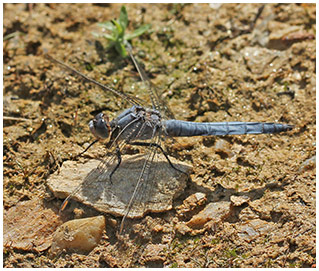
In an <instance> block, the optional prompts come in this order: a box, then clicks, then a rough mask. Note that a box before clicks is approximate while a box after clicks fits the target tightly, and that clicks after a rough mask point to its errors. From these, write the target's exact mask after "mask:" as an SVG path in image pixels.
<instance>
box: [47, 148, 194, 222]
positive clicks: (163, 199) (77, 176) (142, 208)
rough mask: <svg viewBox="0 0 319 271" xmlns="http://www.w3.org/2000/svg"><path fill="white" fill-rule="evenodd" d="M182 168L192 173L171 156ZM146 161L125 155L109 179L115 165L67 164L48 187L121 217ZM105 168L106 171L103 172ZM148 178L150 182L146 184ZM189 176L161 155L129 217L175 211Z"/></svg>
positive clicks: (54, 175)
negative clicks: (176, 200)
mask: <svg viewBox="0 0 319 271" xmlns="http://www.w3.org/2000/svg"><path fill="white" fill-rule="evenodd" d="M170 160H171V162H172V163H173V164H174V166H175V167H177V168H178V169H180V170H182V171H184V172H186V173H189V172H190V170H191V166H189V165H187V164H186V163H183V162H179V161H177V160H176V159H174V158H173V157H170ZM144 162H145V157H144V156H143V155H140V154H138V155H123V156H122V163H121V165H120V167H119V168H118V170H117V171H116V172H115V173H114V175H113V176H112V182H110V180H109V174H110V173H109V172H110V170H112V168H114V165H111V166H108V167H107V168H108V169H109V171H108V172H106V173H105V174H101V173H103V172H105V165H102V164H101V161H100V160H94V159H92V160H89V161H88V162H86V163H84V164H83V163H80V162H75V161H66V162H64V163H63V165H62V167H61V169H60V172H59V173H58V172H56V173H54V174H52V175H51V176H50V177H49V179H48V187H49V188H50V190H51V191H52V192H53V193H54V195H55V196H56V197H58V198H66V197H67V196H68V195H70V194H71V193H74V191H75V190H77V192H76V193H74V195H72V199H74V200H76V201H79V202H81V203H83V204H86V205H89V206H91V207H93V208H95V209H97V210H98V211H101V212H104V213H109V214H113V215H117V216H123V215H124V214H125V209H126V206H127V205H128V203H129V201H130V199H131V196H132V194H133V191H134V189H135V187H136V184H137V181H138V179H139V178H140V174H141V170H142V168H143V165H144ZM103 168H104V169H103ZM144 179H145V180H146V181H144ZM186 181H187V177H186V175H185V174H182V173H180V172H178V171H176V170H174V169H173V168H172V167H171V166H170V165H169V163H168V162H167V160H166V159H165V157H163V156H162V155H159V157H158V158H157V159H154V161H153V162H152V163H151V168H150V170H149V175H148V177H147V178H141V182H140V186H139V189H138V191H137V193H136V197H135V200H134V202H133V204H132V209H131V210H130V212H129V214H128V216H127V217H129V218H140V217H143V215H144V214H145V213H147V212H163V211H168V210H170V209H171V208H172V203H173V199H174V198H175V197H178V196H179V195H180V194H181V193H182V192H183V191H184V188H185V186H186Z"/></svg>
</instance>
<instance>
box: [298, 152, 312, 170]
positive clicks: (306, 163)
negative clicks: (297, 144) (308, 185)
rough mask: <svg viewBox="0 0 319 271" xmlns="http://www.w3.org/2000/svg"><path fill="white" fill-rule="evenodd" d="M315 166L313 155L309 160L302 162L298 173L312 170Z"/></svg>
mask: <svg viewBox="0 0 319 271" xmlns="http://www.w3.org/2000/svg"><path fill="white" fill-rule="evenodd" d="M315 166H316V156H315V155H314V156H312V157H311V158H309V159H307V160H305V161H304V162H302V164H301V165H300V167H299V169H298V172H299V173H302V172H305V171H306V170H309V169H312V168H314V167H315Z"/></svg>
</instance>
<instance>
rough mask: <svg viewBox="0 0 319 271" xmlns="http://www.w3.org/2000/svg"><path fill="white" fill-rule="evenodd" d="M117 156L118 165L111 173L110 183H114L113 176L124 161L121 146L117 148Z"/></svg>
mask: <svg viewBox="0 0 319 271" xmlns="http://www.w3.org/2000/svg"><path fill="white" fill-rule="evenodd" d="M116 156H117V165H116V166H115V168H114V169H113V170H112V172H111V174H110V183H111V184H112V176H113V174H114V173H115V171H117V169H118V168H119V166H120V164H121V162H122V156H121V151H120V148H119V147H117V148H116Z"/></svg>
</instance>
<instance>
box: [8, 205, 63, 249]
mask: <svg viewBox="0 0 319 271" xmlns="http://www.w3.org/2000/svg"><path fill="white" fill-rule="evenodd" d="M3 219H4V221H3V244H4V247H8V248H14V249H19V250H28V251H36V252H41V251H44V250H46V249H48V248H49V247H50V245H51V243H52V234H53V232H54V230H55V229H56V228H57V227H58V225H60V224H61V223H62V221H61V220H60V218H59V216H58V215H56V214H55V213H54V212H53V211H52V210H51V209H46V208H45V207H44V206H43V203H42V201H40V200H28V201H22V202H19V203H18V204H17V205H16V206H14V207H11V208H10V209H9V210H7V211H4V213H3Z"/></svg>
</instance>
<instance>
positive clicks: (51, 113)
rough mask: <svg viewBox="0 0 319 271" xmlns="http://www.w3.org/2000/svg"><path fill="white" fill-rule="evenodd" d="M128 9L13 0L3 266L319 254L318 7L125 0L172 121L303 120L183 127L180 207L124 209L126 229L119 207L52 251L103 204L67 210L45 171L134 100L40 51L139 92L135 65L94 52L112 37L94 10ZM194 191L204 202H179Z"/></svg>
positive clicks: (106, 16)
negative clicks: (142, 29)
mask: <svg viewBox="0 0 319 271" xmlns="http://www.w3.org/2000/svg"><path fill="white" fill-rule="evenodd" d="M120 7H121V5H115V4H114V5H113V4H112V5H108V4H104V5H93V4H34V5H28V4H5V5H4V51H3V53H4V58H3V59H4V67H3V71H4V96H3V99H4V102H3V104H4V112H3V113H4V128H3V138H4V142H3V145H4V149H3V150H4V157H3V164H4V172H3V176H4V182H3V191H4V199H3V200H4V266H5V267H142V266H146V267H253V266H256V267H314V265H315V259H316V252H315V248H316V247H315V246H316V244H315V241H316V231H315V229H316V222H315V221H316V220H315V216H316V210H315V200H316V198H315V154H316V141H315V138H316V126H315V125H316V119H315V100H316V89H315V82H316V74H315V61H316V51H315V48H316V46H315V33H316V26H315V22H316V11H315V5H314V4H299V5H297V4H289V5H272V4H267V5H265V6H264V7H262V5H261V4H249V5H246V4H242V5H233V4H227V5H226V4H225V5H217V4H211V5H208V4H205V5H204V4H196V5H180V4H168V5H160V4H156V5H154V4H153V5H149V4H134V5H133V4H129V5H127V6H126V7H127V10H128V14H129V19H130V27H129V31H132V29H133V28H136V27H138V26H139V25H141V24H144V23H150V24H152V28H151V30H150V31H149V32H148V33H146V34H144V35H143V36H141V37H139V38H137V39H135V40H133V48H134V52H135V54H136V56H137V58H138V59H139V61H140V62H142V63H143V64H144V65H145V70H146V71H147V72H148V74H149V76H150V77H151V78H152V81H153V83H154V84H155V85H156V86H157V87H158V88H159V89H161V90H163V95H164V96H165V97H166V99H167V100H168V103H169V105H170V107H171V108H172V110H173V112H174V114H175V116H176V118H178V119H182V120H190V121H199V122H203V121H268V122H281V123H289V124H292V125H295V128H294V129H293V130H292V131H290V132H287V133H282V134H278V135H254V136H247V135H246V136H244V135H243V136H225V137H223V138H215V137H209V138H208V137H206V138H187V139H185V138H182V139H177V140H176V142H175V143H174V144H170V145H169V146H167V149H168V151H169V152H170V154H171V155H172V156H174V157H176V158H178V159H179V160H180V161H185V162H188V163H190V164H192V165H193V172H192V174H191V176H190V177H191V180H190V181H189V185H188V186H187V187H186V189H185V193H183V194H182V195H181V196H180V197H179V198H177V199H176V201H175V203H174V208H173V209H172V210H171V211H168V212H165V213H162V214H150V215H148V216H146V217H144V218H142V219H139V220H133V221H131V223H132V229H133V232H132V233H131V234H130V235H126V236H125V237H123V238H117V237H116V235H115V231H116V230H115V228H116V226H114V225H115V224H118V222H119V221H120V218H116V217H112V216H109V215H105V216H106V218H107V221H108V223H107V226H106V231H105V233H104V234H103V237H102V240H101V242H100V244H99V245H98V246H97V247H95V248H94V249H93V250H92V251H91V252H90V253H88V254H78V253H68V252H62V253H61V254H60V255H58V256H56V257H50V255H49V248H50V245H51V242H52V234H53V232H54V231H55V230H56V228H57V226H58V225H60V224H61V223H62V221H66V220H70V219H72V218H74V217H77V218H78V217H89V216H93V215H99V214H100V213H99V212H97V211H94V210H93V209H90V208H88V207H86V206H84V205H81V204H77V203H75V202H73V203H71V206H70V208H68V211H66V214H65V215H64V216H63V217H62V218H60V217H59V216H58V210H59V206H60V204H61V202H62V201H61V200H60V199H57V198H55V197H54V196H53V194H52V193H51V192H50V191H49V189H48V188H47V185H46V180H47V178H48V177H49V176H50V174H52V173H53V172H55V171H57V170H59V167H60V166H61V165H62V163H63V162H64V161H67V160H70V159H71V157H73V156H74V155H76V154H78V153H79V152H80V151H82V150H83V149H84V147H85V144H86V143H87V142H91V141H92V140H93V137H92V136H91V135H90V133H89V131H88V127H87V123H88V121H89V120H90V119H92V117H93V116H94V115H95V114H96V113H98V112H101V111H104V112H107V113H108V114H110V116H111V117H113V116H115V115H116V112H118V111H119V110H121V109H123V108H125V107H127V106H128V104H127V103H125V102H124V101H123V100H121V99H119V98H117V97H114V95H112V94H109V93H105V92H104V91H102V90H100V89H98V88H97V87H95V86H93V85H90V84H87V83H84V82H83V81H82V80H80V79H79V78H77V77H75V76H72V75H70V74H69V73H67V72H65V71H64V70H63V69H61V67H59V66H57V65H56V64H53V63H51V62H50V61H48V60H46V59H45V58H44V56H43V52H44V51H47V52H49V53H50V54H51V55H52V56H54V57H55V58H57V59H60V60H63V61H64V62H66V63H68V64H70V65H71V66H73V67H74V68H76V69H77V70H79V71H82V72H83V73H85V74H87V75H89V76H90V77H92V78H95V79H96V80H99V81H100V82H102V83H104V84H107V85H110V86H112V87H114V88H116V89H118V90H120V91H123V92H125V93H129V94H131V95H134V96H138V97H139V98H141V99H143V100H144V99H146V98H147V96H146V93H145V92H143V91H142V90H140V88H139V86H140V84H139V83H138V81H139V79H138V77H137V74H136V72H135V71H134V68H133V66H132V65H131V64H130V62H129V61H127V60H123V59H121V58H120V57H115V56H110V55H109V54H105V53H103V50H102V52H101V49H100V48H101V45H102V46H104V47H106V41H105V40H103V38H100V39H98V38H96V37H94V36H93V35H92V32H98V31H101V29H100V28H99V27H98V26H97V23H98V22H103V21H108V20H110V19H113V18H116V17H118V14H119V11H120ZM259 11H260V12H259ZM217 146H219V147H217ZM100 148H101V145H97V146H95V147H94V148H93V150H92V151H91V155H92V156H94V155H98V154H99V153H100ZM86 159H88V158H86ZM198 191H201V192H202V193H204V194H205V196H206V198H207V199H206V201H205V202H204V203H203V202H201V203H198V206H195V207H194V209H193V210H192V211H191V212H189V213H183V212H180V210H182V209H183V208H182V207H183V206H185V204H186V203H185V202H184V203H183V201H184V200H185V199H186V198H187V197H189V196H191V195H192V194H194V193H196V192H198ZM234 196H237V198H236V197H234ZM210 202H211V203H218V204H224V205H223V206H226V207H225V208H228V209H227V211H226V213H227V215H225V216H220V219H219V220H218V221H217V220H216V221H215V222H214V223H213V224H205V225H202V226H201V227H199V228H197V229H193V228H192V229H191V230H190V231H189V230H186V231H185V229H184V230H183V227H182V225H184V224H183V222H187V221H189V220H190V219H192V217H194V216H195V215H196V214H198V213H199V212H200V211H201V210H202V209H203V208H205V206H208V204H209V203H210ZM220 202H221V203H220ZM223 208H224V207H223ZM154 225H155V226H154Z"/></svg>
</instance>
